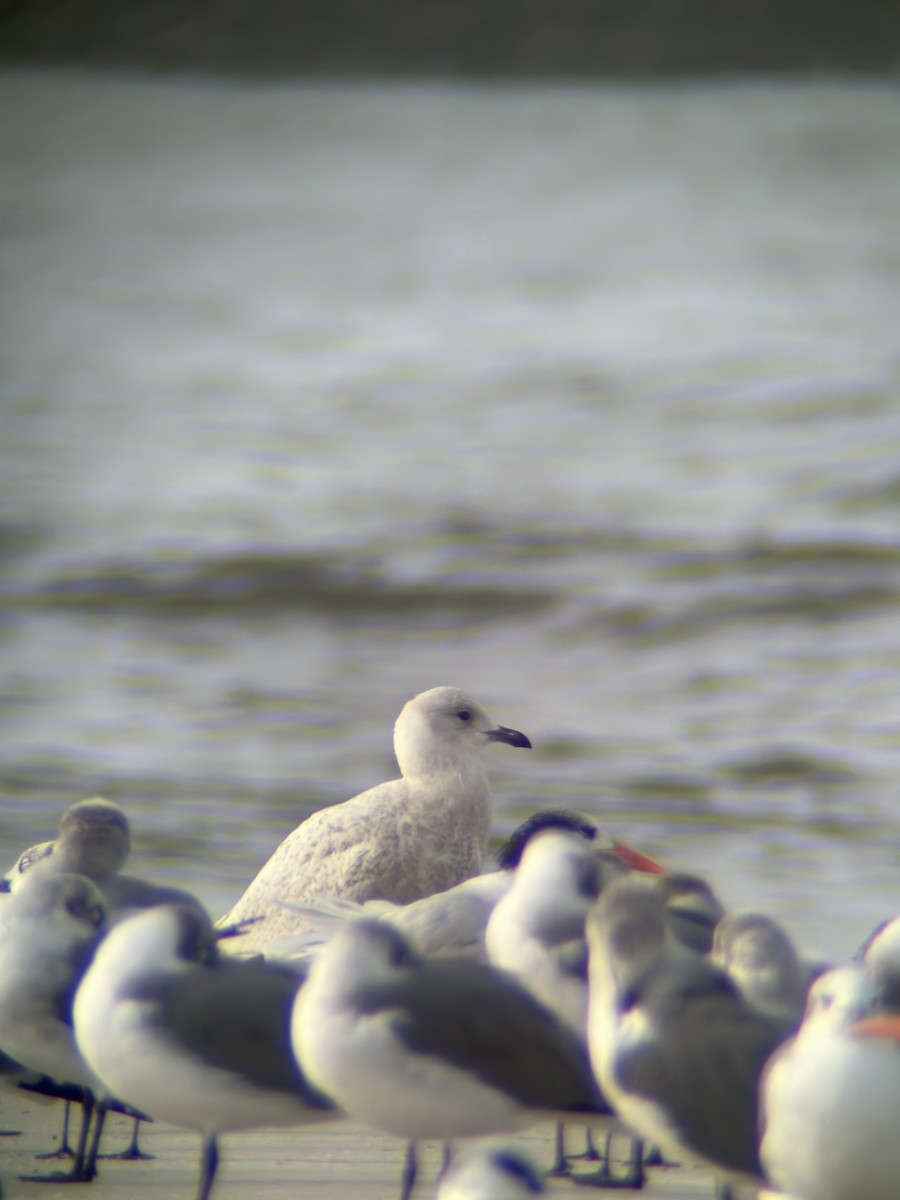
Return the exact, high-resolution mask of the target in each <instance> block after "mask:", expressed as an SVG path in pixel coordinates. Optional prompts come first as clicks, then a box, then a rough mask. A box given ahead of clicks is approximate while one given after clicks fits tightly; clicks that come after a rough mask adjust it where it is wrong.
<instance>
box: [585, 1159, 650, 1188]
mask: <svg viewBox="0 0 900 1200" xmlns="http://www.w3.org/2000/svg"><path fill="white" fill-rule="evenodd" d="M569 1178H570V1179H571V1180H572V1182H573V1183H574V1184H576V1185H577V1186H578V1187H592V1188H609V1189H610V1190H612V1189H613V1188H627V1189H629V1190H631V1191H634V1192H637V1191H640V1189H641V1188H642V1187H643V1186H644V1183H645V1182H646V1180H645V1177H644V1172H643V1170H637V1171H636V1170H634V1169H632V1170H630V1171H629V1172H628V1173H627V1174H626V1175H613V1173H612V1172H611V1171H610V1170H609V1168H608V1167H607V1166H606V1164H605V1163H604V1165H603V1166H602V1167H600V1168H598V1169H597V1170H596V1171H592V1172H591V1173H590V1174H589V1175H570V1176H569Z"/></svg>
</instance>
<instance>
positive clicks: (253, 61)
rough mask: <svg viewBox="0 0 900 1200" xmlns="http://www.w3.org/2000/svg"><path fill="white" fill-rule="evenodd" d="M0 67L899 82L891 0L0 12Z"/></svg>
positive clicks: (184, 0) (177, 3)
mask: <svg viewBox="0 0 900 1200" xmlns="http://www.w3.org/2000/svg"><path fill="white" fill-rule="evenodd" d="M0 64H5V65H17V66H30V67H41V66H68V67H78V68H87V69H126V70H141V71H153V72H161V73H202V74H213V75H226V76H229V75H231V76H235V75H236V76H248V77H263V78H291V77H296V76H307V75H313V76H317V75H318V76H321V75H343V76H350V77H361V78H376V79H377V78H385V77H396V76H400V77H404V76H422V75H429V76H444V77H451V78H460V77H461V78H475V79H478V78H504V79H511V80H529V79H539V78H547V77H549V78H563V79H569V78H575V79H579V78H580V79H594V78H612V79H642V78H659V77H664V78H665V77H674V78H677V77H679V76H689V75H698V74H700V75H702V74H723V73H725V74H732V73H736V74H759V73H766V74H801V75H804V74H806V75H816V74H834V73H839V74H840V73H851V74H866V73H875V74H894V73H898V72H900V5H898V4H897V3H896V2H894V0H862V2H860V3H857V4H854V5H848V4H847V0H631V2H630V3H624V2H623V0H618V2H617V0H554V2H553V3H546V0H544V2H543V3H541V2H539V0H506V2H505V3H501V2H497V0H495V2H493V3H490V2H488V0H419V2H418V3H417V2H416V0H375V2H374V3H373V2H372V0H368V2H367V0H328V3H322V2H321V0H315V2H314V0H127V3H124V4H123V3H121V0H0Z"/></svg>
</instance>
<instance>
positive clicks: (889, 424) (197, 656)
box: [0, 0, 900, 956]
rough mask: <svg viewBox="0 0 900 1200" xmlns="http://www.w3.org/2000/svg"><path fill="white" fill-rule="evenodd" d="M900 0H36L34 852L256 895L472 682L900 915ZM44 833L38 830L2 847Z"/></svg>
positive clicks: (823, 919)
mask: <svg viewBox="0 0 900 1200" xmlns="http://www.w3.org/2000/svg"><path fill="white" fill-rule="evenodd" d="M898 48H900V9H898V8H897V6H896V5H894V4H881V3H874V2H873V3H862V4H858V5H855V6H853V12H852V14H850V13H849V12H848V8H847V6H846V5H845V4H843V3H840V4H838V3H834V4H827V3H826V4H823V3H821V2H820V3H815V4H813V3H807V2H805V0H793V2H792V3H779V4H775V3H773V2H768V0H754V3H734V4H729V5H723V4H721V3H710V2H706V0H704V2H699V0H698V2H695V3H683V4H676V5H673V4H671V3H668V2H667V3H665V4H663V3H653V2H651V0H642V2H641V3H634V4H630V5H622V4H612V3H597V4H593V5H592V4H585V3H578V4H576V3H574V2H572V0H567V2H563V3H560V4H553V5H539V4H526V3H520V4H515V3H513V4H478V5H476V4H473V3H453V4H440V3H436V2H423V3H419V4H415V5H413V4H411V3H401V2H394V3H385V4H379V5H377V6H375V5H367V4H362V3H353V2H352V0H337V2H331V3H329V4H327V5H319V4H312V3H309V4H305V3H300V4H291V5H288V4H285V3H282V4H277V3H274V2H272V0H270V2H268V3H255V2H254V3H250V2H249V0H245V2H243V3H242V2H235V3H229V4H196V3H195V4H191V3H186V4H185V3H180V4H177V5H176V4H174V3H162V2H160V0H145V2H143V3H138V2H137V0H133V2H130V3H129V4H127V5H113V4H110V3H105V2H103V0H94V2H90V0H80V2H75V0H58V2H57V3H46V4H40V5H36V4H22V3H9V2H5V3H0V59H2V61H3V66H2V69H0V162H2V164H3V165H2V178H3V188H2V199H0V254H2V263H3V267H2V273H0V403H2V409H0V412H2V438H0V506H2V507H0V549H2V569H0V668H2V679H3V692H2V721H3V739H2V748H0V789H2V793H0V794H2V798H3V799H2V804H0V850H2V851H3V853H4V854H5V858H6V860H8V864H11V863H12V862H13V861H14V859H15V858H16V856H17V855H18V853H19V852H20V850H21V849H23V848H24V847H25V846H27V845H30V844H32V843H33V842H35V841H38V840H42V839H44V838H46V837H48V836H50V835H51V834H52V833H53V831H54V829H55V827H56V824H57V822H58V820H59V817H60V815H61V813H62V812H63V810H64V809H65V808H66V807H67V805H68V804H70V803H72V802H73V801H75V800H77V799H80V798H82V797H85V796H88V795H92V794H98V793H99V794H103V795H106V796H109V797H111V798H114V799H116V800H118V801H120V802H121V803H122V804H123V806H124V807H125V809H126V812H127V813H128V815H129V817H130V818H131V821H132V826H133V831H134V843H135V855H134V864H133V869H134V870H136V871H139V872H142V873H145V874H147V875H149V876H151V877H153V878H155V879H168V880H170V881H172V882H175V883H178V884H180V885H182V886H187V887H190V888H192V889H194V890H195V891H197V893H198V894H199V895H200V896H201V897H202V898H203V900H204V902H205V903H207V904H208V906H209V907H210V910H211V911H212V912H213V914H214V915H218V913H219V912H221V911H223V910H224V909H225V908H227V907H228V905H229V904H230V903H231V902H232V901H233V900H234V899H235V898H236V897H237V896H238V895H239V894H240V893H241V891H242V890H243V888H244V887H245V885H246V883H247V882H248V881H249V879H250V878H251V877H252V876H253V874H254V873H255V872H256V870H257V869H258V868H259V867H260V866H261V865H262V863H263V862H264V861H265V860H266V858H267V857H268V855H269V854H270V853H271V851H272V850H273V849H274V848H275V846H276V845H277V844H278V842H279V841H280V840H281V838H282V837H283V836H284V835H285V834H286V833H288V832H289V831H290V829H292V828H293V827H294V825H295V824H296V823H297V822H298V821H299V820H301V819H302V818H303V817H304V816H306V815H307V814H308V813H309V812H311V811H313V810H314V809H316V808H318V807H319V806H321V805H323V804H329V803H334V802H338V801H341V800H344V799H346V798H347V797H349V796H351V795H353V794H354V793H355V792H357V791H359V790H361V789H363V788H365V787H367V786H369V785H370V784H373V783H376V782H379V781H380V780H382V779H385V778H390V777H392V776H393V775H395V774H396V768H395V765H394V763H393V757H392V753H391V728H392V725H393V721H394V719H395V717H396V715H397V713H398V712H399V710H400V708H401V707H402V705H403V703H404V702H405V700H406V699H407V698H408V697H409V696H410V695H412V694H414V693H416V692H419V691H421V690H424V689H425V688H428V687H432V686H434V685H436V684H442V683H452V684H456V685H459V686H462V687H466V688H468V689H469V690H471V691H472V692H473V693H474V694H475V695H476V696H477V697H478V698H479V699H480V700H481V701H482V702H483V703H484V704H485V706H486V707H487V708H488V711H489V712H490V713H491V714H492V715H493V716H494V717H495V718H496V719H497V720H498V721H500V722H502V723H504V724H507V725H511V726H514V727H516V728H520V729H523V730H525V731H526V732H527V733H528V734H529V735H530V737H531V738H532V740H533V742H534V750H533V751H532V752H531V754H529V755H520V754H509V753H504V751H503V750H502V748H495V749H494V750H492V751H490V755H491V763H490V766H491V768H492V774H493V779H494V783H495V802H496V821H495V824H496V829H497V831H498V833H502V832H504V831H508V830H509V829H511V828H512V826H513V825H515V824H516V823H517V822H518V821H519V820H520V819H521V818H522V817H523V816H525V815H527V814H528V813H529V812H531V811H533V810H534V809H535V808H537V807H543V806H547V805H552V804H564V805H566V806H569V807H573V808H578V809H581V810H584V811H586V812H589V813H591V814H593V815H594V816H595V817H596V818H597V819H598V820H599V821H600V822H601V823H602V824H603V825H605V826H606V827H607V828H608V829H609V830H610V831H612V832H613V833H614V834H616V835H617V836H619V837H621V838H624V839H626V840H629V841H631V842H632V843H633V844H635V845H636V846H638V847H640V848H641V849H643V850H645V851H646V852H648V853H651V854H654V855H656V856H657V857H659V858H661V859H663V860H664V861H666V862H667V863H669V864H671V865H672V866H675V867H680V868H683V869H690V870H696V871H699V872H701V873H703V874H705V875H706V876H707V877H708V878H710V879H711V881H712V882H713V884H714V885H715V886H716V888H717V889H718V890H719V892H720V893H721V895H722V898H723V900H724V901H725V902H726V903H727V904H729V905H735V906H737V905H742V906H752V907H756V908H761V909H763V910H764V911H767V912H770V913H772V914H774V915H776V916H780V917H781V918H782V919H783V920H784V921H785V923H786V924H787V926H788V928H789V929H790V930H791V932H792V933H794V934H795V935H796V936H797V937H799V938H800V939H801V941H802V942H803V944H804V947H806V948H808V949H810V950H815V951H816V952H819V953H823V954H829V955H833V956H841V955H845V954H848V953H850V952H852V951H853V949H854V948H855V947H856V945H857V944H858V943H859V942H860V941H861V940H862V938H863V937H864V936H865V935H866V934H867V933H868V931H869V929H870V927H871V926H872V925H873V924H874V922H875V921H877V920H879V919H881V918H884V917H888V916H893V915H895V914H896V913H897V912H898V911H900V886H898V885H900V877H898V876H900V872H898V867H900V807H898V783H897V768H898V762H900V613H898V600H900V321H898V312H900V303H898V302H900V91H898V82H897V80H898V76H897V68H898V64H900V50H898ZM6 865H7V863H4V864H3V869H5V866H6Z"/></svg>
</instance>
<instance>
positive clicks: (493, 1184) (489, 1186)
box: [435, 1146, 544, 1200]
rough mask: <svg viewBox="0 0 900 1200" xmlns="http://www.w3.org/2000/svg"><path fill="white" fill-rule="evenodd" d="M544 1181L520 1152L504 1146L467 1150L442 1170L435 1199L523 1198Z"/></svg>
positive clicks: (538, 1191)
mask: <svg viewBox="0 0 900 1200" xmlns="http://www.w3.org/2000/svg"><path fill="white" fill-rule="evenodd" d="M543 1191H544V1181H543V1180H542V1179H541V1177H540V1175H539V1174H538V1171H537V1169H536V1168H535V1166H534V1164H533V1163H532V1162H531V1161H530V1160H529V1159H528V1158H526V1157H525V1155H524V1154H522V1153H521V1151H519V1150H516V1149H514V1148H513V1147H508V1146H494V1147H491V1148H483V1147H477V1148H475V1149H472V1150H469V1151H468V1152H467V1153H465V1154H462V1155H460V1157H459V1158H458V1159H457V1160H456V1161H455V1162H454V1163H453V1164H452V1165H451V1166H450V1167H448V1169H447V1170H446V1171H445V1172H444V1174H443V1175H442V1176H441V1179H440V1180H439V1182H438V1188H437V1191H436V1192H435V1200H524V1197H526V1196H536V1195H539V1194H541V1193H543Z"/></svg>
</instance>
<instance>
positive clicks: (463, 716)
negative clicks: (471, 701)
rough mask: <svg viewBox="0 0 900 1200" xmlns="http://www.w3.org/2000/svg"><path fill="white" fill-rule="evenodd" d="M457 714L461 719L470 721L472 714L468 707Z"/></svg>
mask: <svg viewBox="0 0 900 1200" xmlns="http://www.w3.org/2000/svg"><path fill="white" fill-rule="evenodd" d="M456 715H457V716H458V717H459V719H460V720H461V721H468V719H469V717H471V715H472V714H471V713H470V712H469V710H468V709H467V708H461V709H460V710H459V712H458V713H457V714H456Z"/></svg>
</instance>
